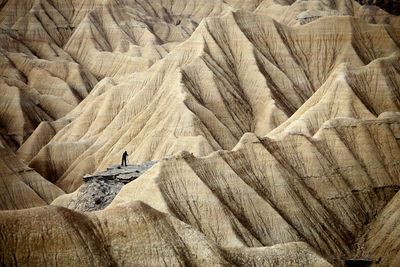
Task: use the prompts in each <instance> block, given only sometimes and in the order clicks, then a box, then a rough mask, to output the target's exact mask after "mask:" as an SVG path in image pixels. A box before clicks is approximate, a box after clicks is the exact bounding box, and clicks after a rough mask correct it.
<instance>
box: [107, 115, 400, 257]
mask: <svg viewBox="0 0 400 267" xmlns="http://www.w3.org/2000/svg"><path fill="white" fill-rule="evenodd" d="M386 115H388V116H387V118H384V117H386ZM386 115H385V116H382V117H383V118H380V119H374V120H364V121H361V120H355V119H344V118H343V119H334V120H330V121H328V122H327V123H325V124H324V126H323V127H322V128H321V129H320V130H319V131H318V133H317V134H316V135H315V136H314V137H311V138H310V137H307V136H305V135H287V136H286V137H285V138H282V139H279V140H277V139H270V138H268V137H265V138H257V137H256V136H255V135H254V134H250V133H249V134H246V135H245V136H244V137H243V138H242V140H241V142H240V143H239V145H238V146H237V147H236V148H235V149H234V150H233V151H218V152H214V153H212V154H211V155H209V156H207V157H198V158H196V157H194V156H193V155H191V154H189V153H182V154H181V155H180V156H178V157H175V158H172V159H168V160H163V161H161V163H159V164H157V165H156V166H154V167H153V168H152V169H151V170H150V171H148V172H147V173H145V174H144V175H142V176H141V177H139V178H138V179H137V180H135V181H133V182H131V183H129V184H128V185H127V186H125V187H123V188H122V190H121V191H120V193H119V194H118V195H117V197H116V198H115V199H114V202H113V203H112V204H111V206H113V205H115V204H118V203H124V202H126V201H131V200H141V201H144V202H146V203H148V204H149V205H151V206H152V207H154V208H156V209H158V210H161V211H164V212H167V213H170V214H172V215H174V216H176V217H177V218H179V219H180V220H182V221H184V222H186V223H188V224H191V225H192V226H194V227H195V228H196V229H198V230H199V231H201V232H203V233H204V234H205V235H206V236H207V237H208V238H209V239H211V240H213V241H215V242H216V243H217V244H219V245H221V246H229V247H230V246H239V247H241V246H244V247H261V246H271V245H275V244H280V243H288V242H296V241H300V240H301V241H306V242H307V243H308V244H310V245H311V246H312V247H313V248H315V249H316V250H317V251H318V252H319V253H321V254H322V255H323V256H324V257H325V258H327V259H328V260H329V261H330V262H331V263H335V264H338V265H340V264H343V263H344V262H343V261H344V260H347V259H353V258H357V257H356V255H359V251H357V246H355V245H354V244H355V243H356V241H357V239H358V237H359V236H361V235H362V234H363V233H364V229H365V226H366V225H367V224H368V223H370V222H372V221H373V220H374V218H375V216H376V215H377V214H379V213H380V211H381V210H382V209H383V208H384V207H385V206H386V204H387V203H388V202H389V201H390V200H391V198H392V197H393V196H394V195H395V194H396V192H397V191H398V190H399V188H400V181H399V173H400V161H399V159H400V146H399V137H400V132H399V130H400V123H399V122H400V117H399V113H397V114H386ZM389 115H390V116H389ZM396 201H397V196H396V197H395V198H394V199H393V200H392V201H391V203H390V204H388V205H387V207H386V208H385V209H384V210H383V212H382V213H381V215H380V216H381V217H377V219H376V221H375V222H374V223H373V224H372V226H371V230H369V231H368V232H367V239H366V240H367V241H366V246H365V249H362V248H363V247H361V249H360V250H361V251H362V252H363V254H362V256H363V258H362V259H366V260H372V261H373V262H377V261H378V260H379V257H381V262H382V263H391V264H395V263H397V264H398V261H397V260H398V258H393V257H394V256H396V255H397V254H398V245H396V244H397V243H398V242H397V241H396V240H397V239H396V226H395V222H396V220H397V217H398V212H397V211H394V210H395V208H396V207H397V206H396V205H397V202H396ZM381 226H382V228H380V227H381ZM382 231H384V232H382ZM382 233H385V234H384V235H382ZM375 238H378V239H375ZM379 240H382V242H381V241H379ZM383 240H385V241H383ZM396 242H397V243H396ZM383 251H385V252H383ZM395 265H396V264H395Z"/></svg>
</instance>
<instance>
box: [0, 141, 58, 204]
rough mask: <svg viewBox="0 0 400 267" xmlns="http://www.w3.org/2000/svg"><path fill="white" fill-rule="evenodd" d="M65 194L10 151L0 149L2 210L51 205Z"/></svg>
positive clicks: (0, 200)
mask: <svg viewBox="0 0 400 267" xmlns="http://www.w3.org/2000/svg"><path fill="white" fill-rule="evenodd" d="M62 194H64V192H63V191H62V190H61V189H60V188H58V187H57V186H55V185H54V184H52V183H50V182H49V181H47V180H46V179H44V178H43V177H42V176H40V175H39V174H38V173H37V172H35V171H34V170H32V169H31V168H29V167H28V166H26V165H25V164H24V163H22V161H21V160H20V159H18V158H17V157H16V156H15V155H14V154H13V153H12V152H11V151H10V150H8V149H6V148H4V147H0V210H14V209H26V208H32V207H37V206H45V205H48V204H50V203H51V202H52V201H53V200H54V199H55V198H56V197H58V196H60V195H62Z"/></svg>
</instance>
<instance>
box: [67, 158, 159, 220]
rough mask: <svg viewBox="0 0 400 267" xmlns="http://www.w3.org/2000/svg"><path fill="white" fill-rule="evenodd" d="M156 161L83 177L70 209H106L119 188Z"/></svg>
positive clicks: (118, 167) (112, 167)
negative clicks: (82, 182)
mask: <svg viewBox="0 0 400 267" xmlns="http://www.w3.org/2000/svg"><path fill="white" fill-rule="evenodd" d="M155 163H156V161H149V162H145V163H143V164H138V165H128V166H124V167H121V166H120V165H113V166H110V167H108V168H107V170H106V171H102V172H98V173H95V174H87V175H85V176H83V181H84V182H85V183H84V184H83V185H82V186H81V187H80V188H79V189H78V190H77V192H76V196H75V197H73V198H72V199H71V201H72V202H74V203H69V206H70V208H73V209H74V210H79V211H85V212H88V211H96V210H102V209H104V208H106V207H107V206H108V205H109V204H110V203H111V202H112V201H113V199H114V198H115V196H116V195H117V194H118V192H119V191H120V190H121V188H122V187H123V186H124V185H125V184H127V183H129V182H131V181H133V180H135V179H137V178H138V177H139V176H141V175H142V174H143V173H144V172H146V171H147V170H148V169H150V168H151V167H152V166H153V165H154V164H155Z"/></svg>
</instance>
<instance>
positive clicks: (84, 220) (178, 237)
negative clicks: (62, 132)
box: [0, 202, 329, 266]
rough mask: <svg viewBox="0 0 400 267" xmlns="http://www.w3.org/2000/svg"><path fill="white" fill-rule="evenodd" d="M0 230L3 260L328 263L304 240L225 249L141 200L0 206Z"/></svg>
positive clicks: (119, 263) (144, 263)
mask: <svg viewBox="0 0 400 267" xmlns="http://www.w3.org/2000/svg"><path fill="white" fill-rule="evenodd" d="M38 222H40V223H38ZM0 231H1V233H2V236H1V239H0V248H1V251H2V253H1V256H0V261H1V263H2V264H3V265H25V264H28V265H30V266H41V265H43V264H48V265H74V266H75V265H85V266H132V265H135V266H137V265H140V266H175V265H185V266H186V265H187V266H189V265H190V266H232V265H233V264H235V265H238V266H245V265H246V263H248V262H250V261H251V262H252V263H253V264H257V265H261V264H263V265H264V266H272V265H274V264H276V263H281V264H285V263H286V264H288V263H290V264H295V265H302V264H306V265H308V266H329V263H327V262H326V261H325V260H324V259H322V258H321V257H320V256H318V254H316V253H315V252H314V251H313V250H312V249H311V248H310V247H309V246H307V245H306V244H304V243H291V244H285V245H279V246H276V247H272V248H263V249H257V250H251V249H248V250H241V251H235V250H232V251H231V250H230V251H229V252H225V251H223V250H222V249H220V248H219V247H218V246H217V245H216V244H215V243H214V242H210V241H209V240H207V239H206V238H205V236H204V235H203V234H201V233H199V232H197V231H196V230H195V229H194V228H193V227H191V226H188V225H187V224H185V223H183V222H181V221H179V220H177V219H176V218H175V217H173V216H170V215H167V214H164V213H161V212H159V211H157V210H155V209H153V208H151V207H150V206H148V205H146V204H144V203H141V202H132V203H129V204H125V205H120V206H115V207H114V208H111V209H106V210H104V211H100V212H94V213H86V214H83V213H79V212H74V211H71V210H68V209H65V208H61V207H52V206H48V207H44V208H35V209H29V210H24V211H13V212H11V211H8V212H4V211H3V212H0ZM44 233H46V235H45V236H44ZM27 251H29V253H26V252H27ZM260 253H261V256H259V257H254V256H253V255H259V254H260ZM267 256H268V257H267Z"/></svg>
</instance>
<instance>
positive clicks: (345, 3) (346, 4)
mask: <svg viewBox="0 0 400 267" xmlns="http://www.w3.org/2000/svg"><path fill="white" fill-rule="evenodd" d="M254 13H257V14H264V15H267V16H270V17H272V18H273V19H275V20H277V21H279V22H280V23H284V24H286V25H290V26H295V25H303V24H306V23H309V22H311V21H315V20H317V19H320V18H325V17H330V16H353V17H357V18H360V19H363V20H365V21H367V22H368V23H374V24H390V25H393V26H400V18H399V17H397V16H394V15H391V14H390V13H387V12H386V11H384V10H382V9H380V8H379V7H377V6H374V5H368V6H365V5H360V4H359V3H358V2H357V1H354V0H324V1H296V0H264V1H262V2H261V3H259V5H258V6H257V8H256V9H255V10H254Z"/></svg>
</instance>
